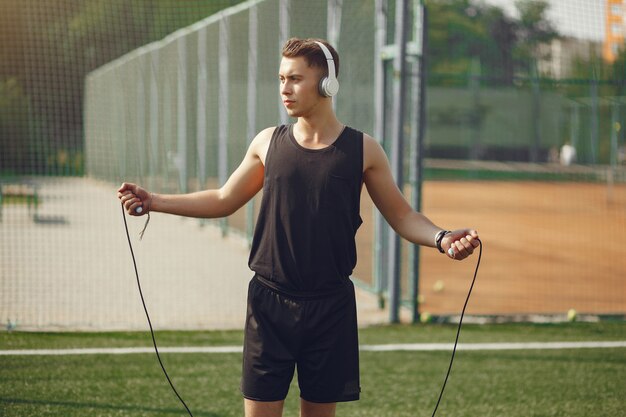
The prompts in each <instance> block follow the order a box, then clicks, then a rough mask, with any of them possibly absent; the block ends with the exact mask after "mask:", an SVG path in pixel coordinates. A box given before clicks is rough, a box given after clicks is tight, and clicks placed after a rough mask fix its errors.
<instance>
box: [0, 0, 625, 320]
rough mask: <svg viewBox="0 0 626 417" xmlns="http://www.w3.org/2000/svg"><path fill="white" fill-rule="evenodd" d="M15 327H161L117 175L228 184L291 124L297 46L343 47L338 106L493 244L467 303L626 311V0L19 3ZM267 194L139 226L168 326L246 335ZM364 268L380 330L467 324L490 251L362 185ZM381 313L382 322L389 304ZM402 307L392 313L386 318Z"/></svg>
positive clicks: (11, 232) (11, 74)
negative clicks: (285, 97) (140, 289)
mask: <svg viewBox="0 0 626 417" xmlns="http://www.w3.org/2000/svg"><path fill="white" fill-rule="evenodd" d="M0 8H1V9H2V13H1V14H0V191H1V192H0V199H1V201H0V245H1V246H0V319H1V320H4V321H6V325H7V328H9V329H12V328H22V329H41V330H44V329H89V330H106V329H134V328H143V327H144V321H145V319H144V318H143V316H142V314H143V313H142V310H141V305H140V302H139V298H138V294H137V290H136V284H135V282H134V276H133V270H132V263H131V259H130V253H129V250H128V245H127V242H126V236H125V233H124V229H123V227H124V226H123V221H122V218H121V216H122V214H121V212H120V207H119V204H118V202H117V198H116V189H117V187H118V186H119V185H120V184H121V182H122V181H133V182H138V183H140V184H142V185H144V186H145V187H147V188H148V189H150V190H151V191H154V192H172V193H174V192H191V191H196V190H199V189H204V188H207V187H218V186H219V185H220V184H223V183H224V182H225V180H226V178H227V177H228V175H229V174H230V173H231V172H232V171H233V170H234V169H235V168H236V166H237V165H238V163H239V161H240V160H241V158H242V157H243V154H244V152H245V149H246V147H247V145H248V143H249V142H250V140H251V139H252V138H253V137H254V135H255V134H256V132H258V131H260V130H261V129H263V128H265V127H267V126H273V125H277V124H280V123H292V122H293V120H290V119H289V118H288V117H287V116H286V114H285V112H284V111H283V109H282V104H281V102H280V99H279V96H278V82H277V81H278V79H277V71H278V64H279V60H280V49H281V47H282V44H283V43H284V41H285V40H286V39H288V38H289V37H292V36H298V37H320V38H325V39H328V40H329V41H330V42H331V43H332V44H333V45H335V46H336V48H337V50H338V52H339V55H340V76H339V80H340V83H341V91H340V93H339V95H338V96H337V97H336V98H335V107H336V111H337V114H338V116H339V118H340V119H341V120H342V121H343V122H345V123H346V124H348V125H350V126H353V127H355V128H357V129H360V130H362V131H364V132H366V133H368V134H370V135H373V136H374V137H375V138H376V139H377V140H379V141H381V143H382V144H383V146H384V147H385V149H386V150H387V152H388V154H389V155H390V159H391V163H392V167H393V169H394V173H395V175H396V179H397V180H398V183H399V186H400V187H401V188H402V190H403V191H404V192H405V194H406V196H407V198H408V199H409V200H410V201H411V203H412V204H413V206H414V207H415V208H416V209H418V210H421V211H423V212H424V213H425V214H426V215H427V216H428V217H430V218H431V219H433V221H435V223H437V224H438V225H440V226H441V227H445V228H448V229H453V228H457V227H465V226H470V227H475V228H476V229H478V230H479V231H480V233H481V238H482V240H483V242H484V243H485V255H484V259H483V264H482V266H481V270H480V271H479V276H478V280H477V284H476V285H477V286H476V288H475V293H474V295H473V298H472V300H471V303H470V306H469V307H468V313H469V314H472V315H473V316H475V317H476V318H478V319H485V320H489V319H490V320H493V319H495V320H562V319H566V315H567V311H568V310H570V309H575V310H577V311H578V312H579V314H578V317H579V318H583V319H584V318H587V319H589V320H599V319H602V318H615V317H617V318H621V319H623V317H624V314H626V280H625V279H624V278H625V276H626V249H625V248H624V246H623V245H621V239H620V237H621V236H623V235H624V233H625V232H626V134H625V133H624V132H625V124H626V80H625V79H626V41H625V36H626V2H625V1H623V0H569V1H565V0H550V1H548V0H546V1H534V0H518V1H507V0H490V1H486V0H485V1H478V0H476V1H474V0H430V1H428V0H427V1H417V0H413V1H408V0H398V1H391V0H388V1H385V0H359V1H357V0H319V1H304V0H250V1H245V2H241V1H235V0H231V1H227V0H187V1H185V2H180V1H175V0H158V1H157V0H151V1H150V0H132V1H122V0H108V1H103V0H48V1H46V2H40V1H35V0H0ZM259 202H260V196H257V197H256V198H255V199H254V200H253V201H251V202H250V203H249V204H248V205H247V206H246V207H245V208H242V209H241V210H240V211H239V212H237V213H235V214H234V215H232V216H230V217H228V218H226V219H221V220H211V221H208V220H197V219H183V218H177V217H173V216H164V215H159V214H157V213H155V214H154V215H153V216H152V217H153V218H152V220H151V223H150V226H149V227H148V229H147V231H146V235H145V238H144V240H142V241H141V242H139V241H138V239H137V235H138V233H139V231H140V230H141V229H142V227H143V224H144V223H143V222H144V218H140V219H136V218H133V219H131V220H130V228H131V235H132V237H133V240H134V243H135V245H136V251H137V254H138V263H139V270H140V274H141V276H142V281H145V284H144V285H145V292H146V296H147V299H148V304H149V307H152V309H153V310H154V316H155V317H154V321H155V323H159V325H160V326H162V327H163V328H176V329H180V328H241V327H242V326H243V316H244V313H245V295H246V287H247V281H248V280H249V279H250V277H251V275H252V274H251V272H250V271H249V270H248V268H247V253H248V247H249V243H250V238H251V234H252V231H253V228H254V222H255V218H256V213H257V212H258V206H259ZM361 216H362V217H363V220H364V224H363V226H362V227H361V229H360V230H359V232H358V234H357V241H358V250H359V262H358V265H357V268H356V269H355V271H354V274H353V279H354V281H355V283H356V284H357V286H358V288H359V294H360V297H362V299H363V302H362V304H363V306H366V307H367V308H368V309H369V310H367V311H364V313H363V315H362V316H361V317H363V323H366V322H368V317H369V316H368V314H371V315H372V316H375V317H376V319H375V320H378V321H381V320H382V321H392V322H394V321H399V320H406V321H417V320H419V317H420V315H421V314H423V313H428V315H435V316H437V317H441V318H442V319H453V318H454V317H455V316H456V315H458V313H459V312H460V309H461V307H462V304H463V300H464V298H465V296H466V294H467V290H468V286H469V282H470V281H469V280H470V279H471V275H472V273H473V268H474V266H475V257H474V258H470V260H468V261H467V262H463V263H456V262H450V261H447V259H445V257H443V256H440V254H439V253H438V252H437V251H436V250H432V249H429V248H422V249H420V248H417V247H414V246H412V245H408V244H407V243H405V242H404V243H400V242H398V241H397V239H396V238H395V237H394V236H393V234H390V233H389V230H388V228H387V227H386V225H385V223H384V221H383V220H382V219H381V218H380V215H379V214H378V213H377V211H376V209H375V208H374V207H373V206H372V203H371V201H370V200H369V197H368V196H367V192H366V190H363V202H362V210H361ZM378 313H382V316H381V315H380V314H378ZM381 317H382V318H381Z"/></svg>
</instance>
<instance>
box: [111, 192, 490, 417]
mask: <svg viewBox="0 0 626 417" xmlns="http://www.w3.org/2000/svg"><path fill="white" fill-rule="evenodd" d="M120 207H121V208H122V218H123V219H124V229H125V230H126V238H127V239H128V247H129V248H130V255H131V257H132V259H133V267H134V269H135V278H136V280H137V288H138V289H139V296H140V297H141V304H142V305H143V311H144V312H145V313H146V318H147V319H148V326H149V327H150V336H151V337H152V345H153V346H154V352H155V353H156V357H157V359H158V361H159V365H161V369H162V370H163V374H164V375H165V378H166V379H167V382H168V383H169V385H170V387H171V388H172V391H174V394H176V397H178V400H179V401H180V403H181V404H182V405H183V407H185V410H186V411H187V413H188V414H189V416H190V417H193V414H192V413H191V410H190V409H189V407H188V406H187V404H186V403H185V400H183V398H182V397H181V396H180V394H179V393H178V391H177V390H176V387H174V383H173V382H172V380H171V379H170V376H169V375H168V373H167V371H166V370H165V366H164V365H163V361H162V360H161V355H160V354H159V348H158V347H157V342H156V338H155V336H154V329H153V328H152V321H151V320H150V315H149V314H148V308H147V307H146V301H145V299H144V297H143V291H142V289H141V282H140V281H139V271H138V269H137V261H136V259H135V252H134V251H133V244H132V243H131V239H130V233H129V232H128V223H127V222H126V212H125V211H124V205H123V204H122V205H121V206H120ZM136 211H137V213H141V207H138V208H137V209H136ZM147 215H148V217H147V219H146V223H145V224H144V226H143V229H142V231H141V232H140V234H139V238H140V239H142V238H143V234H144V232H145V231H146V228H147V227H148V223H149V222H150V212H148V213H147ZM477 240H478V243H479V252H478V260H477V261H476V269H475V270H474V277H473V278H472V283H471V285H470V288H469V291H468V292H467V297H466V298H465V303H464V304H463V310H461V318H460V319H459V325H458V327H457V330H456V338H455V340H454V348H453V349H452V356H451V357H450V364H449V365H448V372H446V377H445V379H444V381H443V385H442V386H441V392H440V393H439V398H438V399H437V404H435V409H434V410H433V414H432V417H435V414H436V413H437V409H438V408H439V403H440V402H441V398H442V397H443V392H444V390H445V389H446V384H447V383H448V378H449V377H450V371H452V363H453V362H454V356H455V355H456V348H457V345H458V342H459V335H460V334H461V325H462V324H463V317H464V316H465V309H466V308H467V303H468V302H469V299H470V296H471V295H472V290H473V289H474V283H475V282H476V276H477V275H478V268H479V267H480V260H481V258H482V256H483V243H482V241H481V240H480V239H477Z"/></svg>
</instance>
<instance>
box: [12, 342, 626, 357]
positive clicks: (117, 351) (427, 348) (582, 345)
mask: <svg viewBox="0 0 626 417" xmlns="http://www.w3.org/2000/svg"><path fill="white" fill-rule="evenodd" d="M453 347H454V345H453V344H452V343H403V344H385V345H362V346H361V348H360V349H361V351H365V352H397V351H411V352H417V351H420V352H433V351H450V350H452V349H453ZM599 348H626V341H612V342H527V343H459V345H458V347H457V350H479V351H480V350H539V349H599ZM242 351H243V348H242V347H241V346H205V347H202V346H198V347H193V346H190V347H161V348H159V352H161V353H241V352H242ZM136 353H154V348H151V347H136V348H132V347H131V348H85V349H17V350H0V356H21V355H24V356H28V355H30V356H33V355H40V356H53V355H128V354H136Z"/></svg>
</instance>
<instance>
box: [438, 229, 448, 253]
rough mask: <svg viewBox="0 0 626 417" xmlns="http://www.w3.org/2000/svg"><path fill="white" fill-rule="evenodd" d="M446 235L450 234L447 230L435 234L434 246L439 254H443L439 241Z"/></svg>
mask: <svg viewBox="0 0 626 417" xmlns="http://www.w3.org/2000/svg"><path fill="white" fill-rule="evenodd" d="M448 233H450V231H449V230H442V231H440V232H439V233H437V236H436V237H435V244H436V245H437V249H439V252H441V253H443V248H442V247H441V241H442V240H443V238H444V236H445V235H447V234H448Z"/></svg>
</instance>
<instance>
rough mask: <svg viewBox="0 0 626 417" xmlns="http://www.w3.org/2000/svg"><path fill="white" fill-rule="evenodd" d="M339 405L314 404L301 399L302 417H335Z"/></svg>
mask: <svg viewBox="0 0 626 417" xmlns="http://www.w3.org/2000/svg"><path fill="white" fill-rule="evenodd" d="M336 408H337V403H312V402H310V401H307V400H303V399H300V417H335V410H336Z"/></svg>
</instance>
